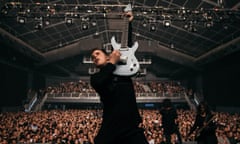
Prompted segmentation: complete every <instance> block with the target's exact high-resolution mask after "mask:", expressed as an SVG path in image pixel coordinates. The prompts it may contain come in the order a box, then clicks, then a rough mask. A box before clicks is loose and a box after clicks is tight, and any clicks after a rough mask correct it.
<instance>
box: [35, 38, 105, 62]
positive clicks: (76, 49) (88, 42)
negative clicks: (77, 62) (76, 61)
mask: <svg viewBox="0 0 240 144" xmlns="http://www.w3.org/2000/svg"><path fill="white" fill-rule="evenodd" d="M96 47H102V43H101V41H100V40H99V39H93V38H88V39H82V40H79V41H78V42H76V43H73V44H70V45H67V46H65V47H62V48H58V49H55V50H52V51H49V52H46V53H44V57H45V60H44V61H42V62H41V63H40V64H39V65H45V64H48V63H52V62H56V61H58V60H62V59H65V58H68V57H72V56H76V55H78V54H81V53H83V52H84V51H89V50H91V49H93V48H96Z"/></svg>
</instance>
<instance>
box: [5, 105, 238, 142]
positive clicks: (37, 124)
mask: <svg viewBox="0 0 240 144" xmlns="http://www.w3.org/2000/svg"><path fill="white" fill-rule="evenodd" d="M140 113H141V115H142V118H143V122H142V124H141V127H143V128H144V129H145V135H146V137H147V139H148V141H149V143H151V144H163V142H164V141H165V138H164V136H163V129H162V127H161V114H160V113H159V111H158V110H145V109H140ZM177 113H178V119H179V120H178V121H179V130H180V133H181V135H182V140H183V141H193V139H194V135H192V136H191V137H187V133H188V132H189V130H190V127H191V125H192V124H193V121H194V117H195V114H196V113H195V112H194V111H191V110H183V109H177ZM101 115H102V110H101V109H91V110H90V109H88V110H87V109H85V110H81V109H75V110H74V109H71V110H57V109H55V110H44V111H40V112H30V113H26V112H15V113H13V112H5V113H1V114H0V143H1V144H15V143H20V144H21V143H27V144H28V143H54V144H58V143H59V144H60V143H63V144H93V138H94V137H95V136H96V134H97V131H98V129H99V127H100V124H101V120H102V119H101ZM215 115H216V119H215V121H216V122H217V124H218V127H217V131H216V134H217V137H218V142H219V144H237V143H240V115H239V114H237V113H235V114H230V113H226V112H215ZM176 139H177V137H176V135H172V142H173V143H176Z"/></svg>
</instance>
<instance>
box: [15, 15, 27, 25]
mask: <svg viewBox="0 0 240 144" xmlns="http://www.w3.org/2000/svg"><path fill="white" fill-rule="evenodd" d="M17 22H18V23H20V24H25V23H26V18H25V17H19V16H18V17H17Z"/></svg>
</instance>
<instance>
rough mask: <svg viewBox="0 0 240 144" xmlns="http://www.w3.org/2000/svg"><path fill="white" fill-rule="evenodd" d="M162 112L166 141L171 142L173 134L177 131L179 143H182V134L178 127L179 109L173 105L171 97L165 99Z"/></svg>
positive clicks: (169, 143)
mask: <svg viewBox="0 0 240 144" xmlns="http://www.w3.org/2000/svg"><path fill="white" fill-rule="evenodd" d="M160 113H161V115H162V128H163V132H164V136H165V138H166V143H167V144H171V135H172V134H174V133H175V134H177V138H178V143H179V144H182V138H181V134H180V132H179V129H178V122H177V118H178V115H177V111H176V109H175V108H174V107H173V104H172V102H171V100H170V99H164V100H163V103H162V108H161V109H160Z"/></svg>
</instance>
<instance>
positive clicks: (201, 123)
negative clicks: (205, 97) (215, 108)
mask: <svg viewBox="0 0 240 144" xmlns="http://www.w3.org/2000/svg"><path fill="white" fill-rule="evenodd" d="M214 119H215V117H214V115H213V114H212V112H211V110H210V107H209V106H208V104H207V103H206V102H201V103H200V104H199V106H198V110H197V115H196V118H195V122H194V124H193V126H192V127H191V129H190V132H189V134H188V136H190V135H191V134H192V133H193V131H195V140H196V141H197V143H198V144H217V143H218V141H217V136H216V128H217V125H216V124H215V122H214Z"/></svg>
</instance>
